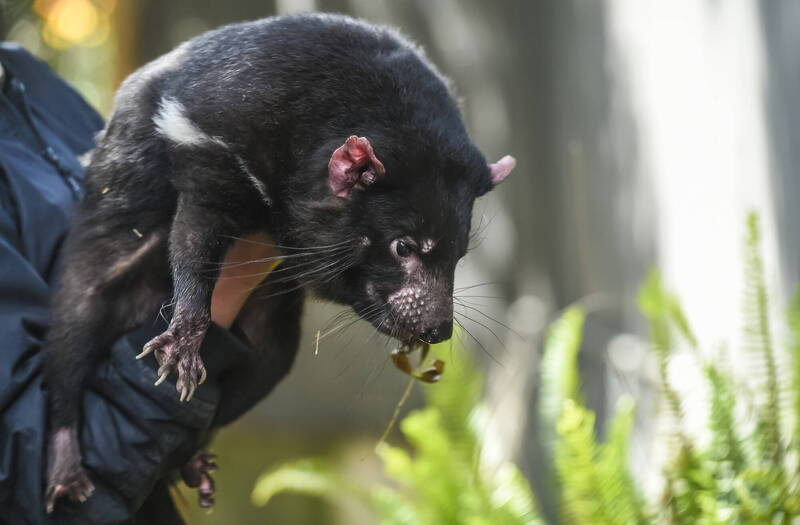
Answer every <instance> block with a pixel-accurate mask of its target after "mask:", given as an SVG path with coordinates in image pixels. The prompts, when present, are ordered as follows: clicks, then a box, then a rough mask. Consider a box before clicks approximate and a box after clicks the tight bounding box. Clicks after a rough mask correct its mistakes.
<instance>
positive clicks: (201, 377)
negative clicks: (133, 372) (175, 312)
mask: <svg viewBox="0 0 800 525" xmlns="http://www.w3.org/2000/svg"><path fill="white" fill-rule="evenodd" d="M204 333H205V332H204V331H203V332H202V333H200V334H197V333H193V334H191V335H190V336H184V337H179V336H178V335H176V331H175V330H173V329H169V330H167V331H166V332H164V333H163V334H161V335H159V336H156V337H154V338H153V339H152V340H151V341H150V342H149V343H147V344H146V345H144V349H142V353H140V354H139V355H137V356H136V358H137V359H141V358H142V357H144V356H146V355H148V354H155V357H156V361H158V364H159V367H158V376H159V377H158V380H157V381H156V383H155V384H156V386H158V385H160V384H161V383H163V382H164V381H166V380H167V377H169V375H170V374H172V373H173V372H176V373H177V374H178V381H177V382H176V383H175V388H176V389H177V390H178V394H180V399H181V401H189V400H190V399H192V396H194V391H195V390H197V385H199V384H202V383H203V381H205V380H206V368H205V366H203V360H202V359H201V358H200V342H201V341H202V340H203V335H204Z"/></svg>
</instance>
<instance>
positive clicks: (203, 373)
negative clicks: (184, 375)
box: [197, 367, 208, 385]
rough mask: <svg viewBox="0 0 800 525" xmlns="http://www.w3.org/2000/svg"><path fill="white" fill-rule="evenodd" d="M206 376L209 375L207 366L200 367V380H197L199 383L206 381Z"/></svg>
mask: <svg viewBox="0 0 800 525" xmlns="http://www.w3.org/2000/svg"><path fill="white" fill-rule="evenodd" d="M206 377H208V372H206V367H202V368H201V369H200V381H198V382H197V384H198V385H202V384H203V383H205V382H206Z"/></svg>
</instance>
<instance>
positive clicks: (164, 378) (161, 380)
mask: <svg viewBox="0 0 800 525" xmlns="http://www.w3.org/2000/svg"><path fill="white" fill-rule="evenodd" d="M168 377H169V372H164V373H163V374H161V376H159V378H158V380H157V381H156V382H155V386H158V385H160V384H161V383H163V382H164V381H166V380H167V378H168Z"/></svg>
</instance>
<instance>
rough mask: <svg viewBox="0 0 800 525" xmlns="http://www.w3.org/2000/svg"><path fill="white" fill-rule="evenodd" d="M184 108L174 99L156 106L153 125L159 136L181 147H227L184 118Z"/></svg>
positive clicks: (165, 100) (163, 100) (164, 100)
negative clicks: (207, 145) (209, 145)
mask: <svg viewBox="0 0 800 525" xmlns="http://www.w3.org/2000/svg"><path fill="white" fill-rule="evenodd" d="M185 113H186V108H184V107H183V104H181V103H180V102H178V101H177V100H175V99H171V98H166V97H165V98H162V99H161V103H160V104H159V105H158V113H156V116H155V117H153V123H154V124H155V125H156V130H157V131H158V133H159V134H160V135H163V136H165V137H167V138H168V139H169V140H171V141H172V142H175V143H176V144H180V145H182V146H200V145H203V144H218V145H220V146H223V147H227V145H226V144H225V143H224V142H223V141H222V139H220V138H219V137H212V136H210V135H208V134H206V133H204V132H203V130H201V129H200V128H198V127H197V125H196V124H195V123H194V122H192V121H191V120H189V118H188V117H186V114H185Z"/></svg>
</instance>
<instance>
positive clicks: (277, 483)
mask: <svg viewBox="0 0 800 525" xmlns="http://www.w3.org/2000/svg"><path fill="white" fill-rule="evenodd" d="M282 492H291V493H295V494H304V495H307V496H316V497H322V498H325V499H327V500H329V501H331V502H333V503H337V502H339V501H340V500H341V498H345V497H353V498H356V499H359V500H361V501H362V502H366V501H368V499H369V498H368V495H367V493H366V492H365V491H364V490H362V489H360V488H359V487H357V486H356V485H352V484H350V483H347V482H346V481H345V480H344V479H342V477H341V476H340V475H339V474H338V473H337V471H336V470H335V469H334V468H333V467H332V466H331V465H330V464H329V463H328V462H327V461H325V460H322V459H302V460H299V461H292V462H289V463H285V464H284V465H281V466H280V467H278V468H276V469H273V470H271V471H270V472H268V473H266V474H262V475H261V476H260V477H259V478H258V480H257V481H256V484H255V487H254V488H253V492H252V493H251V494H250V499H251V501H252V502H253V504H254V505H256V506H259V507H263V506H264V505H266V504H267V503H269V502H270V500H271V499H272V498H273V497H274V496H275V495H277V494H279V493H282Z"/></svg>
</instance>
